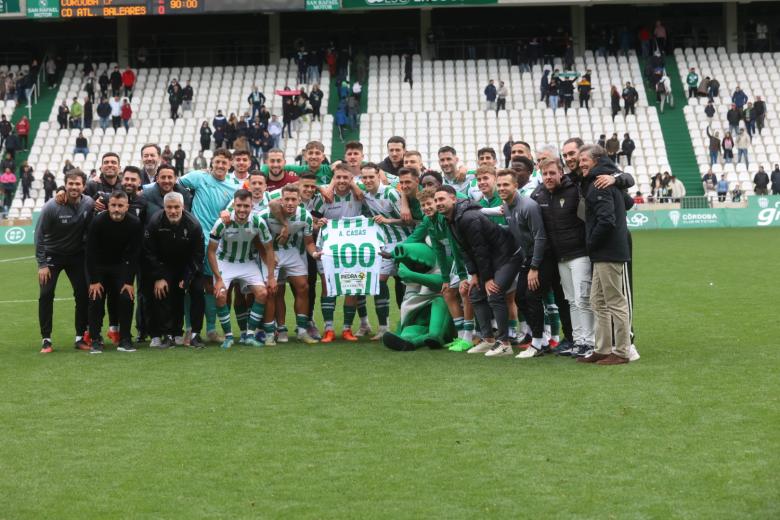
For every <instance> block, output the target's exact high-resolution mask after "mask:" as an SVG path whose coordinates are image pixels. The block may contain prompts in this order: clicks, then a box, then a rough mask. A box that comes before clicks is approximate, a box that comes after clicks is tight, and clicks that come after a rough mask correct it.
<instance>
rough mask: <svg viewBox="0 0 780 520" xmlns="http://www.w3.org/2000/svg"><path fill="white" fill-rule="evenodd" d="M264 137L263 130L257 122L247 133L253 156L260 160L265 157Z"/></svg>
mask: <svg viewBox="0 0 780 520" xmlns="http://www.w3.org/2000/svg"><path fill="white" fill-rule="evenodd" d="M262 137H263V130H262V128H260V123H258V122H257V121H255V122H254V123H252V126H251V127H249V132H248V133H247V140H248V141H249V148H250V149H251V150H252V155H254V156H255V157H258V158H261V157H263V151H262V144H263V143H262Z"/></svg>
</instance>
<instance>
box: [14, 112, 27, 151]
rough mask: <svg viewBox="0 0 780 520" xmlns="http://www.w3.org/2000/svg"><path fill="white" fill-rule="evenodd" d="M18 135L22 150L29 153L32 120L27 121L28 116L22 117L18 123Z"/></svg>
mask: <svg viewBox="0 0 780 520" xmlns="http://www.w3.org/2000/svg"><path fill="white" fill-rule="evenodd" d="M16 135H18V136H19V142H20V144H21V148H20V150H24V151H27V150H28V149H29V148H30V143H29V141H28V138H29V137H30V120H29V119H27V116H22V118H21V119H20V120H19V122H18V123H16Z"/></svg>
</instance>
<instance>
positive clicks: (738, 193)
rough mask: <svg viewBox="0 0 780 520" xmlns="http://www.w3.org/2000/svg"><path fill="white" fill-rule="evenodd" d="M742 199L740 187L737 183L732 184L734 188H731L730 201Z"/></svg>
mask: <svg viewBox="0 0 780 520" xmlns="http://www.w3.org/2000/svg"><path fill="white" fill-rule="evenodd" d="M741 200H742V188H740V187H739V183H736V184H734V189H733V190H731V201H732V202H740V201H741Z"/></svg>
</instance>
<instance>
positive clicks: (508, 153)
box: [501, 135, 514, 168]
mask: <svg viewBox="0 0 780 520" xmlns="http://www.w3.org/2000/svg"><path fill="white" fill-rule="evenodd" d="M513 143H514V141H513V140H512V136H511V135H510V136H509V140H508V141H507V142H505V143H504V148H503V149H502V150H501V151H502V152H503V153H504V168H509V162H510V161H511V160H512V144H513Z"/></svg>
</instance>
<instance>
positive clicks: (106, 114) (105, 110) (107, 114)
mask: <svg viewBox="0 0 780 520" xmlns="http://www.w3.org/2000/svg"><path fill="white" fill-rule="evenodd" d="M97 115H98V118H100V128H102V129H103V130H105V129H106V128H108V125H109V120H110V118H111V105H110V104H109V102H108V99H106V98H100V103H98V106H97Z"/></svg>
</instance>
